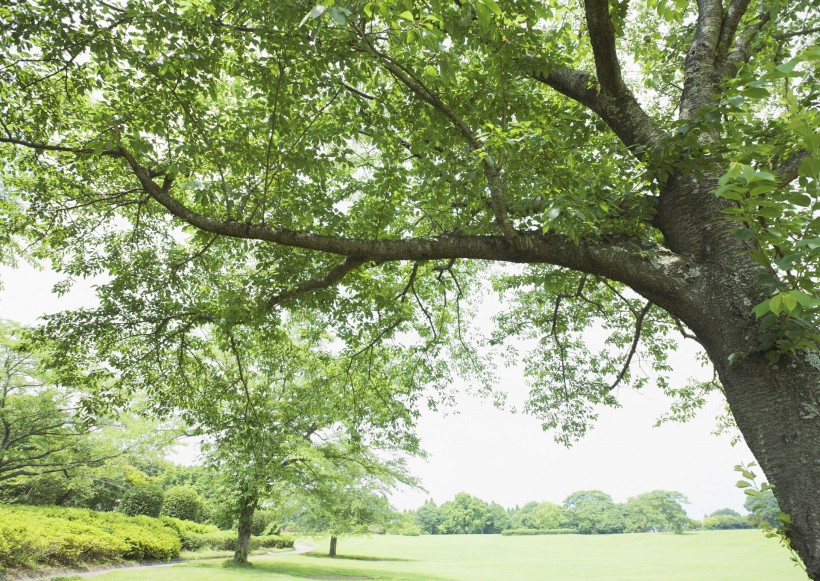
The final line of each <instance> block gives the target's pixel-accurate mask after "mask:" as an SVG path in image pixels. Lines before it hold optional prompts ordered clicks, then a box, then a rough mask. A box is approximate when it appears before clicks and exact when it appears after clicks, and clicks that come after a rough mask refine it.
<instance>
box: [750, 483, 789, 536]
mask: <svg viewBox="0 0 820 581" xmlns="http://www.w3.org/2000/svg"><path fill="white" fill-rule="evenodd" d="M743 508H745V509H746V510H748V511H749V512H750V513H752V515H753V516H752V517H751V519H750V523H751V524H753V525H759V524H761V523H769V524H770V525H771V526H773V527H780V526H783V522H782V520H781V516H782V512H781V510H780V505H778V504H777V499H776V498H775V497H774V493H773V492H772V490H771V488H765V489H764V490H762V491H761V493H760V496H759V497H755V496H748V497H747V498H746V502H744V503H743Z"/></svg>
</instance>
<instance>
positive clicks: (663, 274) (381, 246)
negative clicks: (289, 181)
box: [120, 148, 687, 302]
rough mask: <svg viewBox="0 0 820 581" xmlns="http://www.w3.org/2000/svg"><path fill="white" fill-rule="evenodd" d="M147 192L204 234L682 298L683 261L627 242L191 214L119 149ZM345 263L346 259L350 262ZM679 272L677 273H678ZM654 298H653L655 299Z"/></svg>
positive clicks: (529, 233) (360, 257) (357, 257)
mask: <svg viewBox="0 0 820 581" xmlns="http://www.w3.org/2000/svg"><path fill="white" fill-rule="evenodd" d="M120 152H121V155H122V157H123V158H124V159H125V160H126V161H127V162H128V165H129V166H130V167H131V169H132V171H133V172H134V174H135V175H136V177H137V179H138V180H139V182H140V184H141V185H142V187H143V189H144V190H145V192H146V194H148V195H149V196H151V197H152V198H153V199H154V200H155V201H156V202H158V203H159V204H160V205H162V206H163V207H164V208H165V209H166V210H167V211H168V212H169V213H170V214H172V215H173V216H175V217H177V218H179V219H181V220H183V221H185V222H187V223H188V224H190V225H191V226H194V227H196V228H198V229H200V230H203V231H205V232H211V233H214V234H219V235H222V236H227V237H230V238H240V239H246V240H260V241H263V242H272V243H275V244H279V245H282V246H289V247H294V248H303V249H306V250H316V251H319V252H326V253H329V254H337V255H341V256H346V257H355V258H354V259H353V260H362V261H377V262H381V261H400V260H438V259H450V258H472V259H480V260H493V261H503V262H517V263H545V264H546V263H548V264H555V265H557V266H564V267H567V268H571V269H574V270H579V271H583V272H589V273H591V274H600V275H602V276H606V277H608V278H611V279H614V280H619V281H621V282H624V283H626V284H628V285H630V286H632V287H633V288H635V289H636V290H638V291H639V292H642V293H644V294H646V295H647V296H648V298H651V297H654V296H663V295H665V296H667V297H679V298H682V297H684V296H685V289H684V286H683V282H681V281H682V278H680V276H679V275H680V273H682V272H683V271H684V269H685V268H687V261H686V259H684V258H683V257H680V256H677V255H671V256H669V259H668V260H667V261H666V262H665V265H664V267H663V268H661V267H658V266H657V265H653V263H652V261H650V260H648V259H647V258H646V257H643V256H641V253H640V252H632V251H630V250H628V249H627V248H628V247H629V246H630V244H631V242H630V240H628V239H626V240H624V239H612V240H610V241H596V242H594V243H589V244H587V243H584V242H581V243H578V242H575V241H573V240H571V239H569V238H567V237H565V236H561V235H559V234H555V233H552V232H548V233H546V234H544V233H541V232H538V231H527V232H518V233H517V234H518V237H519V240H518V241H517V243H515V244H514V243H513V242H512V241H510V240H509V238H507V237H505V236H460V235H459V236H441V237H436V238H403V239H382V240H375V239H362V238H346V237H341V236H328V235H322V234H314V233H310V232H303V231H296V230H287V229H278V228H272V227H270V226H267V225H262V224H251V223H240V222H236V221H234V220H224V219H217V218H211V217H209V216H205V215H203V214H200V213H198V212H195V211H193V210H191V209H190V208H188V207H187V206H185V205H184V204H183V203H181V202H180V201H179V200H177V199H176V198H174V197H173V196H172V195H171V194H170V193H169V191H168V189H166V188H162V187H160V186H159V185H157V184H156V183H155V182H154V181H153V179H152V178H151V174H150V172H149V171H148V170H147V169H146V168H144V167H143V166H141V165H140V164H139V163H138V162H137V161H136V159H134V157H133V155H131V154H130V153H129V152H128V151H126V150H125V149H122V148H121V149H120ZM349 264H350V263H349ZM678 271H680V272H678ZM655 302H657V301H655Z"/></svg>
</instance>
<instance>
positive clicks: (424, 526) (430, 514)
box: [416, 498, 441, 535]
mask: <svg viewBox="0 0 820 581" xmlns="http://www.w3.org/2000/svg"><path fill="white" fill-rule="evenodd" d="M416 522H418V524H419V527H421V530H423V531H424V532H425V533H429V534H431V535H436V534H438V533H439V532H440V531H439V525H441V511H440V510H439V507H438V506H436V503H435V502H433V499H432V498H430V499H427V500H425V501H424V504H423V505H421V506H420V507H419V508H417V509H416Z"/></svg>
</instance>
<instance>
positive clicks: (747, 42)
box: [721, 12, 771, 77]
mask: <svg viewBox="0 0 820 581" xmlns="http://www.w3.org/2000/svg"><path fill="white" fill-rule="evenodd" d="M770 18H771V17H770V16H769V13H768V12H761V13H760V14H758V16H757V18H756V19H755V20H754V22H752V23H751V24H749V25H748V26H747V27H746V28H745V29H744V30H743V32H742V33H741V34H740V35H739V36H738V38H737V40H736V41H735V44H734V46H733V47H732V48H731V49H730V50H729V53H728V54H727V55H726V58H725V60H724V62H723V63H721V65H722V68H721V74H722V75H723V76H724V77H734V76H735V74H737V71H738V69H739V68H740V65H742V64H743V63H746V62H749V58H750V57H751V56H752V53H751V45H752V41H753V40H754V39H755V37H756V36H757V34H758V32H760V29H761V28H763V26H765V24H766V23H767V22H769V20H770Z"/></svg>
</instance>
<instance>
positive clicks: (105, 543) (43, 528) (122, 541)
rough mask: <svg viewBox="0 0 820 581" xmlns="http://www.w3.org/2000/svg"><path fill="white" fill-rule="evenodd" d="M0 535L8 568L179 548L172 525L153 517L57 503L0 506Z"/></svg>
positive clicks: (158, 556) (160, 557) (163, 554)
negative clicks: (55, 505)
mask: <svg viewBox="0 0 820 581" xmlns="http://www.w3.org/2000/svg"><path fill="white" fill-rule="evenodd" d="M0 539H2V543H0V566H3V567H6V568H9V569H34V568H40V567H43V566H62V567H75V566H79V565H83V564H89V563H106V562H119V561H122V560H129V561H145V560H148V561H151V560H155V561H167V560H169V559H171V558H173V557H176V556H177V555H178V554H179V551H180V548H181V542H180V537H179V536H178V534H177V531H176V529H174V528H169V527H167V526H166V525H165V523H163V522H162V521H160V520H158V519H151V518H148V517H127V516H124V515H122V514H118V513H98V512H94V511H91V510H87V509H75V508H58V507H31V506H9V505H5V506H0Z"/></svg>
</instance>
